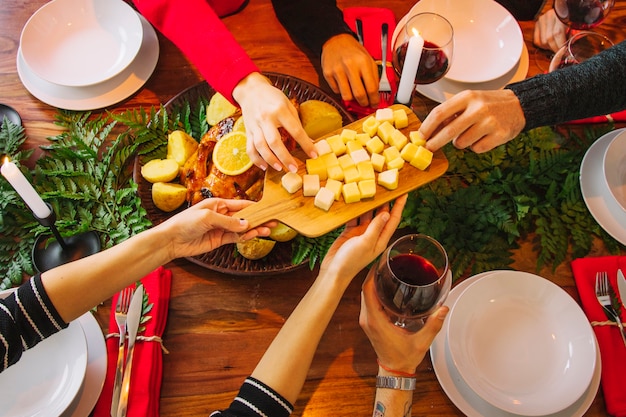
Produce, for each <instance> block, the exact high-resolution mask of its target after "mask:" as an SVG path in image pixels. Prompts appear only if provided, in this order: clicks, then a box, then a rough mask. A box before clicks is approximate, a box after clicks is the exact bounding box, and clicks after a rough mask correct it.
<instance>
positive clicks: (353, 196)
mask: <svg viewBox="0 0 626 417" xmlns="http://www.w3.org/2000/svg"><path fill="white" fill-rule="evenodd" d="M341 194H342V195H343V201H345V202H346V203H357V202H359V201H361V191H360V190H359V185H358V183H356V182H351V183H348V184H344V185H343V188H342V189H341Z"/></svg>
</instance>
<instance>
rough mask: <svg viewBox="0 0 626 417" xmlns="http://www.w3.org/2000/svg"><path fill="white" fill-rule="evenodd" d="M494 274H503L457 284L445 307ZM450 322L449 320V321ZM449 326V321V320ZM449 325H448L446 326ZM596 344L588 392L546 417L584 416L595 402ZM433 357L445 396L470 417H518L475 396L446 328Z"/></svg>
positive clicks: (432, 350) (597, 383) (597, 377)
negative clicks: (458, 366) (459, 367)
mask: <svg viewBox="0 0 626 417" xmlns="http://www.w3.org/2000/svg"><path fill="white" fill-rule="evenodd" d="M494 272H501V271H489V272H484V273H482V274H478V275H474V276H472V277H469V278H467V279H465V280H464V281H462V282H460V283H459V284H457V285H456V286H455V287H454V288H453V289H452V290H451V291H450V294H449V295H448V298H447V300H446V303H445V304H446V305H447V306H449V307H450V308H452V307H453V306H454V304H455V303H456V302H457V300H458V299H459V296H460V294H461V293H462V292H463V291H465V289H467V287H469V286H470V285H471V284H472V283H474V282H475V281H477V280H478V279H480V278H482V277H485V276H488V275H489V274H492V273H494ZM446 321H447V319H446ZM447 323H448V321H447ZM447 323H446V324H447ZM594 342H595V343H596V358H595V369H594V373H593V378H592V379H591V383H590V384H589V386H588V387H587V389H586V390H585V392H584V393H583V394H582V395H581V396H580V398H578V399H577V400H576V401H575V402H574V403H573V404H571V405H570V406H569V407H567V408H566V409H564V410H561V411H559V412H557V413H554V414H549V415H546V416H543V417H581V416H583V415H584V414H585V412H586V411H587V410H588V409H589V407H590V406H591V404H592V403H593V401H594V399H595V397H596V394H597V392H598V388H599V386H600V376H601V362H600V350H599V348H598V347H597V342H596V341H595V339H594ZM430 357H431V360H432V363H433V368H434V371H435V375H436V376H437V379H438V380H439V383H440V384H441V387H442V388H443V390H444V392H445V393H446V395H447V396H448V397H449V398H450V400H451V401H452V402H453V403H454V405H456V406H457V407H458V408H459V410H461V411H462V412H463V413H464V414H465V415H466V416H468V417H519V415H518V414H513V413H509V412H507V411H505V410H502V409H500V408H497V407H495V406H493V405H492V404H490V403H488V402H487V401H485V400H484V399H483V398H481V397H480V396H479V395H478V394H476V393H475V392H474V391H473V390H472V389H471V388H470V387H469V385H467V383H465V381H464V380H463V378H462V377H461V375H460V374H459V372H458V370H457V369H456V367H455V365H454V362H453V361H452V358H451V355H450V352H449V349H448V341H447V336H446V331H445V329H443V330H442V331H441V332H439V334H438V335H437V337H436V338H435V340H434V341H433V343H432V345H431V347H430Z"/></svg>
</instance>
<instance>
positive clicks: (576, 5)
mask: <svg viewBox="0 0 626 417" xmlns="http://www.w3.org/2000/svg"><path fill="white" fill-rule="evenodd" d="M613 4H614V0H554V5H553V8H554V12H555V13H556V16H557V17H558V18H559V20H560V21H561V22H563V23H564V24H566V25H567V26H568V27H569V29H570V30H572V29H573V30H587V29H591V28H594V27H596V26H598V25H599V24H600V23H602V21H603V20H604V18H605V17H606V16H607V15H608V14H609V11H611V8H612V7H613Z"/></svg>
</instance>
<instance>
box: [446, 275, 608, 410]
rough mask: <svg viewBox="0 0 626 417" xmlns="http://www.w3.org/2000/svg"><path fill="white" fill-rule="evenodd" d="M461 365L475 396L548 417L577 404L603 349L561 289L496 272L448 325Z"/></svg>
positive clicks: (471, 291)
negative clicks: (597, 344)
mask: <svg viewBox="0 0 626 417" xmlns="http://www.w3.org/2000/svg"><path fill="white" fill-rule="evenodd" d="M447 336H448V343H449V348H450V354H451V357H452V359H453V361H454V364H455V366H456V368H457V370H458V371H459V373H460V374H461V376H462V377H463V380H464V381H465V382H466V383H467V385H468V386H470V387H471V388H472V390H473V391H474V392H475V393H476V394H477V395H479V396H480V397H481V398H483V399H484V400H485V401H487V402H488V403H490V404H491V405H493V406H495V407H498V408H500V409H502V410H505V411H507V412H510V413H515V414H518V415H525V416H543V415H548V414H552V413H557V412H559V411H561V410H563V409H565V408H567V407H569V406H570V405H572V404H573V403H574V402H575V401H577V400H578V399H579V398H580V397H581V396H582V395H583V393H584V392H585V391H586V390H587V389H588V387H589V384H590V383H591V379H592V377H593V373H594V369H595V366H596V343H595V340H594V335H593V330H592V329H591V325H590V324H589V322H588V321H587V318H586V316H585V314H584V313H583V311H582V310H581V308H580V307H579V306H578V304H577V303H576V302H575V301H574V299H573V298H572V297H571V296H570V295H569V294H567V293H566V292H565V291H564V290H563V289H561V288H560V287H558V286H557V285H555V284H554V283H552V282H550V281H548V280H546V279H544V278H541V277H539V276H536V275H533V274H529V273H525V272H517V271H497V272H494V273H492V274H488V275H486V276H484V277H482V278H481V279H479V280H477V281H475V282H474V283H472V284H471V285H469V286H468V287H467V288H466V289H465V291H464V292H463V293H462V294H461V295H460V296H459V298H458V300H457V302H456V303H455V304H454V306H453V307H452V309H451V311H450V314H449V318H448V333H447Z"/></svg>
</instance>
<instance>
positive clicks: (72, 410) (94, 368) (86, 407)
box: [62, 313, 107, 417]
mask: <svg viewBox="0 0 626 417" xmlns="http://www.w3.org/2000/svg"><path fill="white" fill-rule="evenodd" d="M77 321H78V323H79V324H80V325H81V327H82V329H83V333H84V334H85V339H86V340H87V373H86V374H85V381H84V383H83V386H82V388H81V390H80V392H79V394H78V396H77V397H76V398H75V399H74V401H73V402H72V404H71V405H70V406H69V407H68V408H67V410H65V412H64V413H63V414H62V417H87V416H89V414H90V413H91V411H92V410H93V408H94V407H95V405H96V402H98V398H99V397H100V393H101V392H102V387H103V386H104V379H105V377H106V371H107V350H106V343H105V340H104V335H103V334H102V329H101V328H100V325H99V324H98V321H97V320H96V319H95V318H94V316H93V314H91V313H85V314H83V315H82V316H80V317H79V318H78V319H77Z"/></svg>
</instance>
